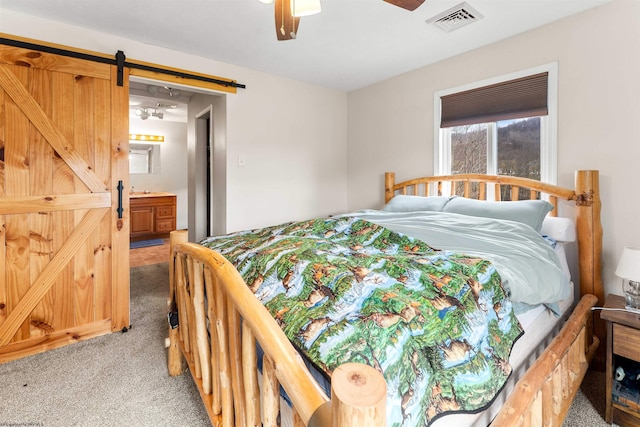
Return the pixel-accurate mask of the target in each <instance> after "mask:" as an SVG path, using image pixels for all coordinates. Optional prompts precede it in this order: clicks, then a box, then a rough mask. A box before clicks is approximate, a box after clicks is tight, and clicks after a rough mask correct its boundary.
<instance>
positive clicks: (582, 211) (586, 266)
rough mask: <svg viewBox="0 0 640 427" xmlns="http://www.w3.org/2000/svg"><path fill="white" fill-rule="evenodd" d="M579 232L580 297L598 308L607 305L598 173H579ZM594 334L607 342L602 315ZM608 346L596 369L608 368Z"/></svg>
mask: <svg viewBox="0 0 640 427" xmlns="http://www.w3.org/2000/svg"><path fill="white" fill-rule="evenodd" d="M575 192H576V232H577V234H578V256H579V260H580V261H579V265H580V295H586V294H592V295H595V296H596V297H597V298H598V302H597V304H598V305H604V287H603V284H602V224H601V222H600V208H601V202H600V183H599V173H598V171H597V170H579V171H576V173H575ZM593 317H594V318H593V330H594V334H595V335H596V336H597V337H598V339H599V341H600V342H606V335H607V331H606V328H605V323H604V322H603V321H602V320H601V319H600V315H599V314H593ZM604 358H605V353H604V346H601V348H600V349H599V351H597V352H596V355H595V358H594V360H593V363H594V367H595V368H598V369H600V368H602V367H604V365H605V360H604Z"/></svg>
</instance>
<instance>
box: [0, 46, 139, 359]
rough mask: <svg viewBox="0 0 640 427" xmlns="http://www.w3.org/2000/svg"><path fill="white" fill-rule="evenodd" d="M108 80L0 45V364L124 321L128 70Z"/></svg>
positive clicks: (83, 66)
mask: <svg viewBox="0 0 640 427" xmlns="http://www.w3.org/2000/svg"><path fill="white" fill-rule="evenodd" d="M116 78H117V70H116V69H115V66H113V65H109V64H102V63H97V62H93V61H87V60H80V59H75V58H70V57H62V56H57V55H53V54H49V53H43V52H38V51H32V50H29V49H22V48H15V47H8V46H3V45H0V362H3V361H7V360H11V359H15V358H18V357H22V356H25V355H28V354H33V353H37V352H41V351H45V350H48V349H51V348H55V347H59V346H62V345H65V344H68V343H71V342H74V341H78V340H83V339H86V338H89V337H93V336H97V335H101V334H105V333H108V332H111V331H115V330H121V329H123V328H124V327H128V326H129V245H128V242H129V225H128V218H127V215H128V211H129V210H128V197H127V196H126V195H127V194H128V193H127V192H126V190H127V189H128V188H129V182H128V164H127V162H128V160H127V157H128V138H127V132H128V126H129V123H128V76H127V71H126V70H124V76H123V79H122V80H123V82H124V86H117V84H116ZM119 181H122V187H123V188H124V190H125V191H124V197H122V208H123V211H122V215H121V217H119V214H118V202H119V197H118V183H119Z"/></svg>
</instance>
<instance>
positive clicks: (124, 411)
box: [0, 263, 608, 427]
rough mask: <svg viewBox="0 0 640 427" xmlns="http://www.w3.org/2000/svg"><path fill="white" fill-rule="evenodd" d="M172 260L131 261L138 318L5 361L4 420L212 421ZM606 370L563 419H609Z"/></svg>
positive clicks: (569, 423) (582, 422)
mask: <svg viewBox="0 0 640 427" xmlns="http://www.w3.org/2000/svg"><path fill="white" fill-rule="evenodd" d="M168 277H169V272H168V264H167V263H161V264H154V265H148V266H143V267H136V268H133V269H131V324H132V328H131V329H130V330H129V331H128V332H126V333H114V334H110V335H106V336H103V337H98V338H93V339H90V340H88V341H84V342H80V343H77V344H73V345H70V346H67V347H63V348H60V349H57V350H52V351H49V352H46V353H42V354H38V355H34V356H30V357H26V358H24V359H21V360H16V361H13V362H9V363H5V364H0V426H1V425H22V426H26V425H31V426H65V427H66V426H91V427H93V426H99V427H102V426H105V427H106V426H139V427H146V426H149V427H151V426H154V427H155V426H190V427H197V426H206V425H209V421H208V418H207V414H206V411H205V409H204V407H203V404H202V401H201V399H200V396H199V395H198V391H197V389H196V387H195V385H194V383H193V380H192V379H191V374H189V373H188V372H186V373H184V374H183V375H181V376H179V377H175V378H172V377H170V376H169V375H168V374H167V368H166V350H165V348H164V340H165V337H166V336H167V321H166V311H167V310H166V298H167V294H168V289H169V285H168ZM603 416H604V373H602V372H592V371H590V372H589V374H587V377H586V379H585V381H584V383H583V387H582V390H581V392H580V393H579V394H578V396H577V397H576V400H575V401H574V404H573V406H572V407H571V410H570V412H569V415H568V417H567V420H566V422H565V423H564V426H566V427H574V426H575V427H590V426H608V424H607V423H605V422H604V420H603Z"/></svg>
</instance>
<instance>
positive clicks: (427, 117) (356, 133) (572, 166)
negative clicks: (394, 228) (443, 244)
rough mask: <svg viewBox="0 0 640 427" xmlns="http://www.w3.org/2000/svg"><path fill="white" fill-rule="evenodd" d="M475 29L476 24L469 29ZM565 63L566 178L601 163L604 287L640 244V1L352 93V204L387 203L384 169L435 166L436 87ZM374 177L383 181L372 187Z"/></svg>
mask: <svg viewBox="0 0 640 427" xmlns="http://www.w3.org/2000/svg"><path fill="white" fill-rule="evenodd" d="M469 28H471V27H469ZM554 61H558V64H559V86H558V87H559V95H558V96H559V100H558V184H559V185H564V186H571V185H572V184H573V176H574V170H577V169H599V170H600V187H601V194H602V223H603V229H604V236H603V238H604V251H603V252H604V280H605V286H606V288H605V290H606V292H611V293H617V294H620V293H621V289H620V279H618V278H616V277H615V276H614V271H615V268H616V265H617V262H618V258H619V256H620V254H621V252H622V248H623V246H625V245H635V246H638V245H640V224H639V222H638V217H639V215H638V212H640V197H638V196H639V195H640V194H639V193H640V191H639V188H640V187H639V186H638V182H639V179H638V176H639V175H638V169H639V168H638V162H639V161H640V130H639V128H638V119H639V118H640V2H638V1H637V0H617V1H614V2H612V3H609V4H606V5H604V6H601V7H598V8H595V9H592V10H589V11H586V12H584V13H581V14H578V15H574V16H573V17H569V18H567V19H563V20H560V21H556V22H555V23H552V24H550V25H547V26H545V27H541V28H539V29H535V30H532V31H529V32H527V33H524V34H522V35H520V36H516V37H513V38H510V39H507V40H504V41H500V42H498V43H495V44H492V45H490V46H487V47H484V48H480V49H477V50H475V51H472V52H469V53H466V54H462V55H459V56H456V57H454V58H451V59H449V60H445V61H442V62H439V63H437V64H433V65H431V66H428V67H424V68H421V69H418V70H415V71H413V72H410V73H407V74H404V75H401V76H397V77H395V78H393V79H390V80H387V81H385V82H382V83H380V84H377V85H374V86H370V87H367V88H364V89H361V90H358V91H354V92H351V93H349V122H348V129H349V148H348V171H349V174H348V176H349V184H348V185H349V202H348V208H349V209H358V208H364V207H375V206H380V205H381V204H382V202H383V193H382V186H383V172H384V171H395V172H396V177H397V179H398V180H403V179H406V178H411V177H414V176H418V175H428V174H431V173H432V172H433V135H434V124H433V121H434V119H433V94H434V92H437V91H440V90H444V89H448V88H453V87H457V86H461V85H463V84H467V83H472V82H475V81H479V80H483V79H487V78H491V77H495V76H500V75H504V74H507V73H510V72H513V71H518V70H523V69H527V68H530V67H534V66H538V65H542V64H546V63H550V62H554ZM370 183H375V184H376V185H371V184H370Z"/></svg>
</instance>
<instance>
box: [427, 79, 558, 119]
mask: <svg viewBox="0 0 640 427" xmlns="http://www.w3.org/2000/svg"><path fill="white" fill-rule="evenodd" d="M547 86H548V73H547V72H544V73H540V74H534V75H531V76H527V77H522V78H518V79H514V80H509V81H505V82H501V83H496V84H492V85H489V86H483V87H479V88H475V89H471V90H467V91H464V92H458V93H453V94H451V95H445V96H443V97H441V102H442V118H441V121H440V127H441V128H447V127H452V126H462V125H471V124H476V123H487V122H495V121H498V120H508V119H519V118H524V117H535V116H544V115H547V114H548V109H547Z"/></svg>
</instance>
